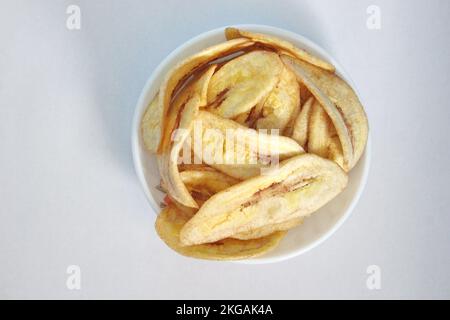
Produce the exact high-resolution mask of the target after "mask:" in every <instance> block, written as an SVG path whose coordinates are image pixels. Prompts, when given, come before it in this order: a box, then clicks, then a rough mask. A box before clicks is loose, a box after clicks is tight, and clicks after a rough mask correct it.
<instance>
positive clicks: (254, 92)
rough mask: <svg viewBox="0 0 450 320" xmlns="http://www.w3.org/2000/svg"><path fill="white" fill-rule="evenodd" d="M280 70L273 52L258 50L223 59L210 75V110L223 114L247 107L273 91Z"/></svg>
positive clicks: (225, 115)
mask: <svg viewBox="0 0 450 320" xmlns="http://www.w3.org/2000/svg"><path fill="white" fill-rule="evenodd" d="M282 70H283V63H282V62H281V60H280V57H279V56H278V55H277V54H276V53H273V52H268V51H261V50H258V51H252V52H250V53H247V54H244V55H242V56H240V57H237V58H235V59H233V60H231V61H229V62H227V63H225V64H224V65H223V66H222V67H221V68H220V69H219V70H218V71H217V72H216V73H215V74H214V75H213V77H212V78H211V82H210V85H209V88H208V105H209V111H211V112H214V113H215V114H217V115H220V116H221V117H224V118H235V117H236V116H238V115H240V114H242V113H245V112H247V111H249V110H250V109H252V108H253V107H254V106H255V105H256V104H258V102H259V101H260V100H261V99H263V98H264V97H265V96H266V95H267V94H268V93H269V92H271V91H272V89H273V88H274V87H275V85H276V84H277V82H278V80H279V77H280V74H281V72H282Z"/></svg>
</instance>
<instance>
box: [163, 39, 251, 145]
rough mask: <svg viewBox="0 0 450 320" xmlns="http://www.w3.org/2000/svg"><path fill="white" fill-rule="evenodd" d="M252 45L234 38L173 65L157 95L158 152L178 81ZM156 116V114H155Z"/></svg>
mask: <svg viewBox="0 0 450 320" xmlns="http://www.w3.org/2000/svg"><path fill="white" fill-rule="evenodd" d="M251 45H253V42H251V41H249V40H248V39H235V40H231V41H226V42H223V43H220V44H217V45H215V46H212V47H209V48H206V49H204V50H202V51H200V52H199V53H196V54H194V55H192V56H190V57H188V58H186V59H184V60H183V61H181V62H179V63H178V64H177V65H176V66H175V67H173V68H172V69H171V70H170V71H169V72H168V73H167V75H166V77H165V79H164V81H163V83H162V84H161V87H160V90H159V97H158V106H156V108H155V109H156V110H158V115H159V116H160V117H159V122H160V123H161V124H162V125H161V126H160V130H161V131H160V133H156V134H155V138H154V139H155V140H156V141H158V136H159V139H160V140H159V141H158V146H159V147H158V152H160V151H161V150H160V143H161V141H162V139H163V135H164V127H165V125H164V123H165V119H166V116H167V114H168V113H169V104H170V101H171V99H172V97H173V94H174V91H175V89H176V88H177V87H178V86H179V85H180V83H181V82H182V81H183V80H185V79H187V78H188V77H189V76H190V75H191V74H192V73H193V72H194V71H195V70H197V69H199V68H201V67H203V66H205V65H206V64H207V63H208V62H209V61H212V60H214V59H217V58H219V57H222V56H226V55H228V54H232V53H233V52H236V51H239V50H241V49H243V48H246V47H248V46H251ZM155 118H156V115H155Z"/></svg>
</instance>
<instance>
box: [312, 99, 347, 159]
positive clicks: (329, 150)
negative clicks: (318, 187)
mask: <svg viewBox="0 0 450 320" xmlns="http://www.w3.org/2000/svg"><path fill="white" fill-rule="evenodd" d="M308 152H311V153H314V154H317V155H319V156H321V157H323V158H327V159H330V160H333V161H335V162H336V163H337V164H339V165H340V166H341V167H343V156H342V148H341V143H340V142H339V137H337V135H336V132H335V130H334V127H333V123H332V122H331V120H330V118H329V117H328V115H327V113H326V112H325V110H324V109H323V108H322V106H321V105H320V104H319V103H318V102H317V101H315V102H314V104H313V106H312V110H311V116H310V125H309V132H308Z"/></svg>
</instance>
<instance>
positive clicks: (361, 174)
mask: <svg viewBox="0 0 450 320" xmlns="http://www.w3.org/2000/svg"><path fill="white" fill-rule="evenodd" d="M236 27H239V28H242V29H244V30H249V31H254V32H260V33H266V34H269V35H274V36H277V37H279V38H282V39H285V40H288V41H290V42H292V43H293V44H295V45H296V46H297V47H299V48H302V49H305V50H307V51H309V52H311V53H313V54H315V55H317V56H319V57H321V58H323V59H325V60H327V61H329V62H331V63H333V64H334V66H335V67H336V72H337V74H338V75H339V76H341V77H342V78H343V79H345V80H346V81H347V82H348V83H349V84H350V85H351V86H352V87H353V89H354V90H355V91H356V92H357V90H356V88H355V85H354V84H353V82H352V81H351V79H350V77H349V76H348V75H347V74H346V73H345V71H344V69H343V68H342V67H341V66H340V65H339V64H338V63H337V62H336V61H335V60H334V59H333V58H332V57H331V56H330V55H329V54H328V53H326V52H325V50H323V49H322V48H321V47H319V46H318V45H317V44H315V43H314V42H312V41H311V40H309V39H307V38H305V37H303V36H301V35H298V34H296V33H293V32H290V31H286V30H282V29H279V28H274V27H269V26H264V25H238V26H236ZM224 29H225V27H222V28H218V29H214V30H211V31H208V32H205V33H202V34H201V35H199V36H197V37H195V38H193V39H191V40H189V41H187V42H186V43H184V44H183V45H181V46H180V47H178V48H177V49H175V50H174V51H173V52H172V53H171V54H169V55H168V56H167V57H166V58H165V59H164V60H163V61H162V62H161V63H160V64H159V66H158V67H157V68H156V69H155V70H154V71H153V73H152V75H151V76H150V78H149V79H148V80H147V83H146V84H145V87H144V89H143V90H142V93H141V96H140V97H139V101H138V103H137V106H136V111H135V114H134V118H133V126H132V135H131V136H132V140H131V143H132V151H133V160H134V166H135V169H136V173H137V176H138V178H139V181H140V182H141V185H142V187H143V189H144V192H145V195H146V197H147V199H148V201H149V203H150V206H151V208H152V210H153V212H155V214H157V213H158V212H159V211H160V208H159V203H160V202H161V201H162V198H163V194H162V193H161V192H160V191H158V190H157V189H156V188H155V186H157V185H158V184H159V180H160V177H159V173H158V168H157V165H156V158H155V156H154V155H151V154H149V153H148V152H147V151H146V150H145V147H144V144H143V141H142V137H141V134H140V122H141V118H142V116H143V114H144V111H145V109H146V108H147V106H148V104H149V103H150V101H151V100H152V98H153V97H154V95H155V94H156V93H157V91H158V88H159V86H160V84H161V82H162V80H163V78H164V75H165V74H166V73H167V72H168V70H169V69H170V68H171V67H172V66H173V65H175V64H176V63H177V62H178V61H180V60H182V59H183V58H186V57H187V56H190V55H192V54H194V53H196V52H198V51H200V50H201V49H204V48H206V47H209V46H211V45H214V44H217V43H220V42H223V41H225V36H224ZM357 94H358V93H357ZM358 95H359V94H358ZM369 162H370V139H369V140H368V142H367V147H366V150H365V152H364V154H363V155H362V157H361V159H360V160H359V162H358V164H357V165H356V166H355V167H354V168H353V170H352V171H351V172H350V175H349V183H348V186H347V188H346V189H345V190H344V191H343V192H342V193H341V194H340V195H339V196H337V197H336V198H335V199H333V200H332V201H331V202H329V203H328V204H327V205H326V206H324V207H322V208H321V209H320V210H319V211H317V212H315V213H314V214H313V215H311V216H310V217H309V218H307V219H305V222H304V223H303V224H302V225H301V226H299V227H297V228H294V229H292V230H290V231H289V232H288V234H287V236H286V237H285V238H284V239H283V240H282V241H281V243H280V245H279V246H278V247H277V248H276V249H274V250H273V251H271V252H269V253H268V254H266V255H264V256H262V257H259V258H253V259H249V260H245V261H241V262H244V263H271V262H277V261H282V260H287V259H290V258H293V257H295V256H298V255H300V254H302V253H305V252H306V251H308V250H311V249H312V248H314V247H316V246H318V245H319V244H320V243H322V242H323V241H325V240H326V239H328V238H329V237H330V236H331V235H332V234H333V233H334V232H335V231H336V230H337V229H338V228H339V227H340V226H341V225H342V224H343V223H344V221H345V220H346V219H347V218H348V217H349V215H350V214H351V212H352V210H353V208H354V207H355V205H356V203H357V202H358V199H359V197H360V195H361V193H362V190H363V189H364V186H365V183H366V180H367V175H368V171H369Z"/></svg>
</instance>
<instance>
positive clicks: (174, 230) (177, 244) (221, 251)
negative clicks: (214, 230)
mask: <svg viewBox="0 0 450 320" xmlns="http://www.w3.org/2000/svg"><path fill="white" fill-rule="evenodd" d="M189 219H190V217H189V216H186V215H185V214H184V213H183V212H182V211H181V210H179V209H177V208H176V207H173V206H170V205H169V206H167V207H166V208H164V209H163V211H162V212H161V213H160V214H159V215H158V218H157V219H156V223H155V228H156V232H157V233H158V235H159V237H160V238H161V239H162V240H163V241H164V242H165V243H166V245H167V246H169V247H170V248H172V249H173V250H175V251H176V252H178V253H180V254H182V255H184V256H187V257H192V258H198V259H208V260H238V259H247V258H252V257H257V256H260V255H263V254H265V253H267V252H269V251H270V250H273V249H274V248H275V247H276V246H277V245H278V244H279V242H280V241H281V239H283V237H284V235H285V232H275V233H272V234H271V235H268V236H265V237H262V238H258V239H252V240H238V239H222V240H220V241H216V242H214V243H205V244H200V245H194V246H185V245H184V244H182V243H181V241H180V231H181V230H182V228H183V227H184V225H185V224H186V222H187V221H188V220H189Z"/></svg>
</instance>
